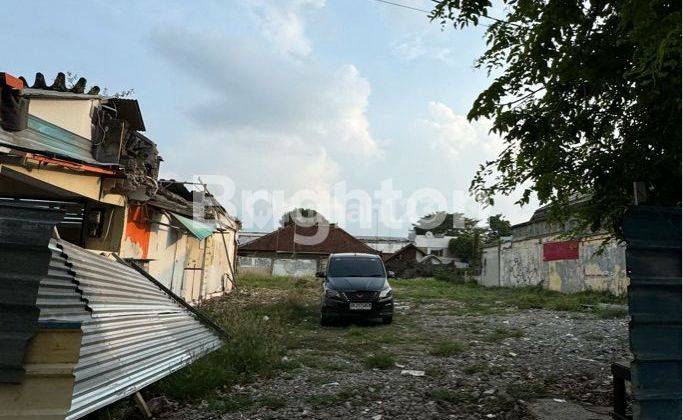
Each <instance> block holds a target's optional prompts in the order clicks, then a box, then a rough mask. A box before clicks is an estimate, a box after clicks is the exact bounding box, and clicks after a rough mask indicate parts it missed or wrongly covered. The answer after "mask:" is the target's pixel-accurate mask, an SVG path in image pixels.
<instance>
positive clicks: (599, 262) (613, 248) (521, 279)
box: [479, 236, 629, 295]
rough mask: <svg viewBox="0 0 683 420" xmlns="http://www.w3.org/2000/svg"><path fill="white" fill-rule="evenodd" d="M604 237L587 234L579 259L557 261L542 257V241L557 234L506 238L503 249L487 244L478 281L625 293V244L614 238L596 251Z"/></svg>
mask: <svg viewBox="0 0 683 420" xmlns="http://www.w3.org/2000/svg"><path fill="white" fill-rule="evenodd" d="M604 239H605V237H604V236H592V237H587V238H584V239H582V240H581V241H580V243H579V258H578V259H566V260H555V261H543V244H544V243H547V242H553V241H557V240H558V239H557V237H555V236H548V237H544V238H534V239H526V240H521V241H512V242H503V243H502V244H501V245H500V250H499V247H498V245H495V246H490V247H487V248H484V250H483V255H482V258H483V267H482V274H481V276H480V278H479V283H480V284H482V285H484V286H497V285H498V281H500V285H501V286H506V287H518V286H536V285H541V286H543V287H545V288H547V289H550V290H555V291H558V292H563V293H576V292H581V291H584V290H597V291H609V292H611V293H613V294H616V295H621V294H624V293H626V289H627V287H628V283H629V280H628V277H627V276H626V269H625V267H626V263H625V248H624V246H623V245H619V244H618V243H617V242H616V241H614V240H612V241H609V242H608V244H607V245H606V247H605V248H604V250H603V252H602V253H601V254H597V252H598V250H599V248H600V245H601V244H602V242H603V240H604ZM498 258H500V266H498ZM498 276H499V277H498ZM499 279H500V280H499Z"/></svg>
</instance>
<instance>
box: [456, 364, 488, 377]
mask: <svg viewBox="0 0 683 420" xmlns="http://www.w3.org/2000/svg"><path fill="white" fill-rule="evenodd" d="M488 367H489V366H488V365H487V364H486V363H474V364H471V365H468V366H465V368H464V369H463V370H462V371H463V372H465V373H466V374H468V375H472V374H475V373H482V372H486V371H487V370H488Z"/></svg>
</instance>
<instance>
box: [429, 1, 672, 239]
mask: <svg viewBox="0 0 683 420" xmlns="http://www.w3.org/2000/svg"><path fill="white" fill-rule="evenodd" d="M503 6H504V7H496V8H495V11H498V10H500V11H502V12H503V13H504V15H503V16H501V17H500V18H494V17H491V14H492V12H494V8H493V6H492V3H491V2H490V1H489V0H438V1H437V4H436V6H435V8H434V10H433V11H432V13H431V15H430V17H431V19H432V20H436V21H440V22H441V24H442V25H445V24H446V23H453V24H454V26H455V27H456V28H464V27H467V26H470V25H474V26H476V25H481V24H482V22H486V25H488V28H487V29H486V44H487V50H486V51H485V52H484V54H483V55H482V56H481V57H480V58H479V59H478V60H477V61H476V63H475V65H476V66H477V67H478V68H483V69H486V70H487V71H488V73H489V74H495V75H496V76H495V78H494V79H493V81H492V82H491V84H490V86H489V87H488V88H486V89H485V90H484V91H483V92H482V93H481V94H480V95H479V96H478V97H477V99H476V100H475V101H474V104H473V105H472V109H471V110H470V111H469V113H468V119H470V120H474V119H479V118H489V119H492V123H493V128H492V130H493V131H494V132H496V133H499V134H501V135H503V136H504V141H505V145H506V147H505V149H504V151H503V152H502V153H501V154H500V155H499V156H498V157H497V159H495V160H494V161H490V162H485V163H484V164H482V165H481V167H480V168H479V170H478V171H477V173H476V175H475V176H474V179H473V181H472V184H471V187H470V191H471V192H472V193H473V194H474V195H475V197H477V198H478V199H479V200H480V201H483V202H486V203H488V204H493V202H494V200H493V196H494V194H510V193H511V192H513V191H514V190H516V189H517V188H518V186H520V185H524V187H522V192H523V194H522V198H521V199H520V200H519V201H518V203H519V204H525V203H528V202H529V198H530V196H531V194H532V193H535V194H536V195H537V196H538V199H539V200H540V202H541V204H545V203H548V205H549V217H550V219H551V220H552V221H555V222H565V221H569V220H571V221H573V223H572V225H573V226H574V229H573V230H574V232H577V233H579V232H585V231H587V230H590V231H597V230H600V229H605V230H607V231H611V232H612V233H614V234H615V235H616V236H617V237H621V230H620V226H621V220H622V216H623V214H624V211H625V210H626V208H627V206H629V205H630V204H631V201H632V195H633V193H632V192H633V189H634V182H642V183H645V186H646V187H647V192H648V202H649V203H652V204H659V205H669V206H671V205H680V203H681V183H680V179H681V2H680V1H670V0H640V1H638V0H597V1H591V2H586V1H583V0H567V1H555V0H546V1H541V0H530V1H513V0H503ZM577 201H580V204H581V205H569V204H570V203H576V202H577Z"/></svg>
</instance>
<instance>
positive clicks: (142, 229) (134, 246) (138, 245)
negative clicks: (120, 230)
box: [121, 206, 151, 259]
mask: <svg viewBox="0 0 683 420" xmlns="http://www.w3.org/2000/svg"><path fill="white" fill-rule="evenodd" d="M146 217H147V216H146V214H145V212H144V208H143V207H142V206H130V207H129V208H128V214H127V217H126V229H125V231H124V234H123V243H122V245H121V257H123V258H134V259H145V258H147V252H148V249H149V237H150V230H151V226H150V224H149V222H148V221H147V220H146Z"/></svg>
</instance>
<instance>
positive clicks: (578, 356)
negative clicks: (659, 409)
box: [145, 277, 628, 419]
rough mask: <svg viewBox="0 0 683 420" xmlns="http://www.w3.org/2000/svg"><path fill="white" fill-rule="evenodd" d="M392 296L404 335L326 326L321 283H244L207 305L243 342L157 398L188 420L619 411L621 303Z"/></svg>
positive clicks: (468, 288) (435, 286) (458, 287)
mask: <svg viewBox="0 0 683 420" xmlns="http://www.w3.org/2000/svg"><path fill="white" fill-rule="evenodd" d="M393 285H394V288H395V296H396V304H397V307H396V316H395V318H394V324H392V325H388V326H384V325H379V324H377V325H375V324H367V325H355V324H352V325H343V326H337V327H326V328H322V327H320V326H319V325H318V314H317V305H318V299H319V293H320V281H318V280H314V279H303V280H302V279H299V280H296V279H290V278H257V277H256V278H255V277H252V278H243V279H241V284H240V289H239V290H238V291H237V292H235V293H233V294H231V295H230V296H228V297H225V298H221V299H217V300H214V301H211V302H209V303H207V304H205V305H204V306H203V309H204V310H205V311H207V312H208V313H210V314H212V316H214V317H215V318H216V319H217V320H219V321H220V322H221V323H222V324H223V325H224V326H225V328H226V329H227V330H229V331H230V332H231V334H232V335H233V337H234V339H233V341H232V342H230V343H228V344H227V345H226V346H224V348H223V349H222V350H220V351H217V352H215V353H213V354H211V355H210V356H208V357H206V358H204V359H202V360H201V361H199V362H197V363H195V364H194V365H192V366H191V367H189V368H186V369H185V370H183V371H180V372H178V373H176V374H174V375H172V376H170V377H168V378H167V379H165V380H164V381H162V382H161V383H158V384H155V385H154V386H152V387H151V388H150V389H148V390H147V392H146V393H145V394H146V396H147V398H150V399H151V398H153V397H154V396H159V395H164V396H165V397H166V398H167V399H168V400H169V401H170V402H169V401H166V400H165V398H156V399H155V400H154V401H153V402H154V403H155V404H154V406H155V407H154V408H155V409H156V410H157V413H158V416H159V417H162V418H177V419H181V418H182V419H185V418H197V419H198V418H282V419H289V418H298V417H302V418H304V417H306V418H374V419H378V418H381V417H379V416H382V417H384V418H526V417H527V416H528V413H527V411H526V410H527V409H526V402H528V401H531V400H534V399H537V398H544V397H545V398H556V399H558V400H567V401H569V400H572V401H576V402H580V403H582V404H584V405H586V406H588V407H589V409H591V410H598V411H599V409H598V406H606V405H610V404H611V395H610V394H611V385H610V384H611V377H610V372H609V366H610V362H611V361H612V360H614V359H625V358H627V356H628V353H627V347H628V346H627V334H628V327H627V320H626V318H625V313H624V310H623V308H622V307H620V306H618V305H612V304H621V303H623V302H621V301H619V300H618V299H615V298H612V297H610V296H607V295H602V294H579V295H571V296H568V295H560V294H556V293H551V292H547V291H543V290H538V289H518V290H510V289H484V288H481V287H478V286H476V285H470V284H454V283H448V282H441V281H437V280H434V279H419V280H396V281H393ZM603 303H608V304H610V305H603ZM414 375H417V376H414ZM160 401H161V402H160Z"/></svg>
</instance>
